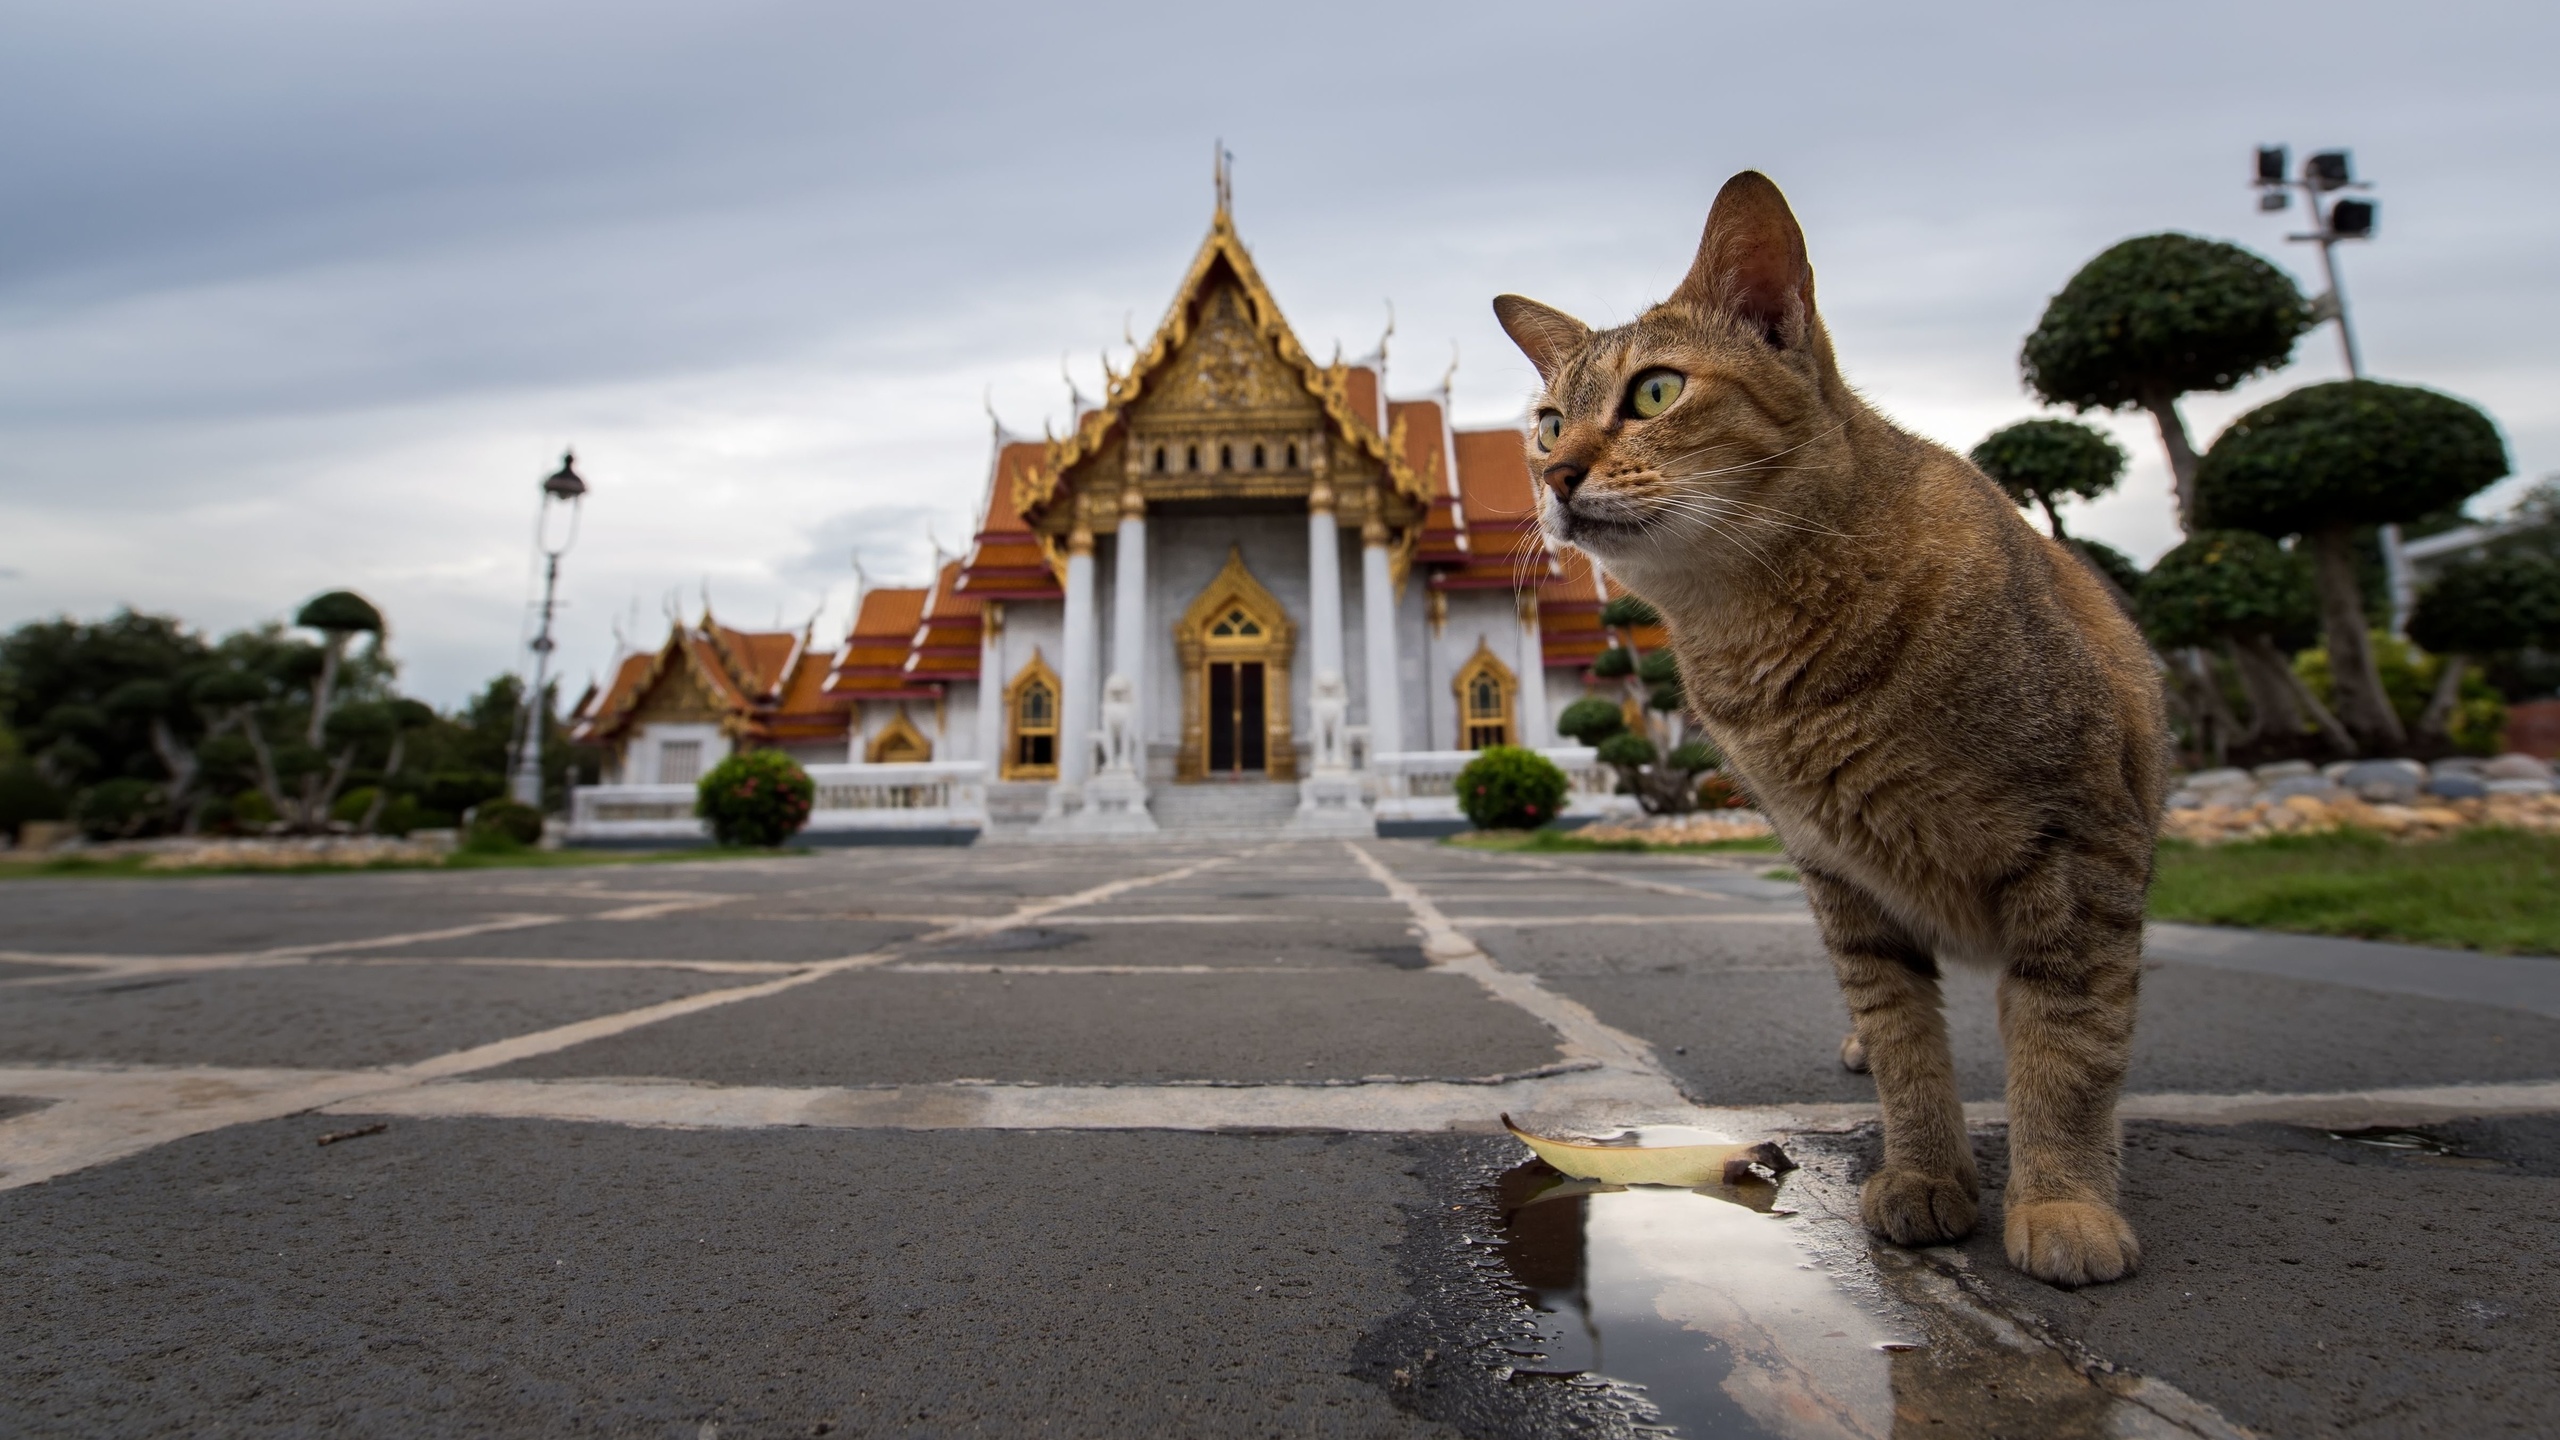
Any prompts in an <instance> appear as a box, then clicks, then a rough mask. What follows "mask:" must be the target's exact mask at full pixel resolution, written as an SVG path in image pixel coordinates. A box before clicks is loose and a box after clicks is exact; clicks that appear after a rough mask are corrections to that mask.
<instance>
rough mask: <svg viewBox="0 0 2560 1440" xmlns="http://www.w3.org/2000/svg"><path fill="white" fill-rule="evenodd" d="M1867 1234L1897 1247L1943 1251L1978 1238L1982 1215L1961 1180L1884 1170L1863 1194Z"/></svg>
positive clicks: (1970, 1189) (1861, 1203) (1969, 1188)
mask: <svg viewBox="0 0 2560 1440" xmlns="http://www.w3.org/2000/svg"><path fill="white" fill-rule="evenodd" d="M1858 1209H1859V1212H1860V1213H1861V1214H1863V1215H1864V1216H1865V1217H1866V1221H1867V1228H1868V1229H1870V1230H1873V1231H1874V1232H1876V1233H1877V1234H1879V1235H1881V1236H1883V1237H1884V1238H1886V1239H1887V1240H1890V1241H1892V1242H1893V1243H1894V1244H1896V1245H1943V1244H1945V1243H1947V1242H1948V1241H1950V1240H1961V1239H1963V1238H1964V1237H1965V1236H1967V1235H1970V1234H1972V1233H1973V1222H1974V1221H1975V1220H1976V1219H1978V1218H1980V1216H1981V1213H1982V1210H1981V1206H1980V1204H1979V1203H1978V1202H1977V1201H1976V1200H1975V1199H1974V1190H1973V1187H1972V1186H1970V1185H1967V1184H1965V1183H1964V1182H1963V1181H1960V1180H1953V1179H1949V1178H1948V1177H1946V1176H1943V1175H1924V1174H1922V1173H1921V1172H1920V1171H1917V1170H1879V1171H1877V1172H1876V1173H1875V1174H1874V1175H1872V1176H1870V1177H1868V1179H1867V1184H1866V1188H1865V1189H1863V1190H1861V1191H1859V1192H1858Z"/></svg>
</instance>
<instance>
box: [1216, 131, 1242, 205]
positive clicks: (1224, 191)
mask: <svg viewBox="0 0 2560 1440" xmlns="http://www.w3.org/2000/svg"><path fill="white" fill-rule="evenodd" d="M1211 163H1212V165H1213V167H1214V168H1215V171H1216V176H1217V184H1218V218H1219V219H1221V220H1231V219H1232V218H1233V217H1232V216H1231V214H1230V213H1229V212H1231V211H1233V210H1234V209H1235V203H1236V189H1235V166H1236V157H1235V156H1234V154H1232V153H1231V152H1229V151H1228V149H1227V142H1226V141H1225V140H1223V139H1221V140H1219V141H1217V142H1215V148H1214V151H1213V154H1212V161H1211Z"/></svg>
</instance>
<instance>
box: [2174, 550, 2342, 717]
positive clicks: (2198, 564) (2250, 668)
mask: <svg viewBox="0 0 2560 1440" xmlns="http://www.w3.org/2000/svg"><path fill="white" fill-rule="evenodd" d="M2134 614H2135V616H2136V618H2137V619H2139V620H2140V621H2141V622H2142V631H2143V634H2144V635H2146V636H2148V637H2149V638H2150V640H2151V643H2152V644H2153V645H2155V646H2158V647H2159V648H2160V649H2162V650H2164V651H2167V650H2179V649H2185V648H2188V647H2206V646H2209V647H2214V648H2225V647H2227V649H2228V652H2229V654H2230V656H2231V664H2232V669H2233V671H2234V672H2235V673H2236V674H2237V675H2238V676H2239V677H2240V685H2241V688H2242V689H2243V690H2244V691H2246V692H2247V694H2248V696H2249V706H2250V711H2251V716H2250V719H2251V728H2250V730H2249V731H2248V732H2246V733H2244V734H2241V735H2239V736H2237V737H2235V739H2236V741H2237V742H2238V743H2242V744H2246V743H2248V742H2250V741H2256V740H2266V741H2271V742H2273V743H2274V745H2275V748H2277V749H2283V748H2286V746H2287V745H2288V744H2289V743H2293V744H2298V742H2299V741H2300V740H2301V738H2302V737H2303V735H2304V734H2305V732H2306V731H2309V730H2311V729H2313V728H2314V727H2316V728H2317V730H2318V733H2319V734H2320V735H2321V736H2322V737H2323V738H2324V739H2325V740H2326V741H2327V742H2328V745H2329V747H2330V748H2331V749H2332V750H2334V751H2336V752H2337V753H2338V754H2341V755H2351V754H2353V753H2355V742H2354V741H2353V740H2352V739H2350V738H2349V737H2348V735H2347V732H2346V731H2345V729H2344V728H2342V727H2341V726H2340V725H2339V724H2338V720H2337V717H2336V716H2334V715H2331V714H2330V713H2329V709H2328V707H2327V706H2325V705H2323V704H2321V703H2320V699H2319V697H2318V696H2316V695H2314V694H2312V693H2311V690H2310V687H2308V686H2306V685H2305V684H2304V683H2303V681H2302V677H2301V676H2299V675H2297V674H2295V673H2294V669H2293V665H2292V663H2291V662H2290V661H2288V660H2287V659H2286V658H2285V654H2286V651H2288V650H2291V649H2295V648H2298V647H2300V646H2301V645H2304V644H2307V643H2309V641H2310V639H2311V637H2312V635H2313V633H2314V632H2315V631H2316V630H2317V628H2318V624H2319V606H2318V602H2317V601H2316V600H2315V599H2314V597H2313V591H2312V584H2311V565H2310V562H2309V561H2307V560H2306V559H2304V558H2303V557H2302V556H2300V555H2298V554H2295V553H2294V552H2292V551H2289V550H2287V549H2285V548H2284V547H2283V546H2280V545H2278V544H2276V543H2275V542H2274V541H2272V540H2269V539H2268V538H2267V537H2265V536H2263V535H2260V534H2257V533H2256V532H2254V531H2249V530H2206V531H2201V532H2199V533H2197V534H2196V535H2195V536H2193V537H2192V538H2190V539H2188V540H2187V541H2185V542H2184V543H2183V544H2180V545H2179V546H2177V547H2176V548H2175V549H2172V550H2171V551H2170V552H2169V553H2168V554H2166V555H2163V556H2161V557H2160V562H2159V563H2158V564H2156V565H2154V566H2152V567H2151V573H2150V574H2148V575H2146V576H2144V577H2143V579H2142V584H2141V587H2140V589H2139V590H2138V591H2137V592H2136V594H2135V600H2134ZM2306 717H2307V719H2308V722H2309V723H2306Z"/></svg>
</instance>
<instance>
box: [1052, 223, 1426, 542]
mask: <svg viewBox="0 0 2560 1440" xmlns="http://www.w3.org/2000/svg"><path fill="white" fill-rule="evenodd" d="M1348 377H1349V372H1348V371H1347V370H1346V368H1345V367H1344V366H1342V365H1340V364H1339V363H1336V364H1333V365H1319V364H1317V363H1316V362H1315V361H1314V360H1312V359H1310V358H1309V357H1308V355H1307V353H1306V350H1305V348H1304V347H1303V346H1301V345H1300V344H1299V343H1298V338H1297V336H1296V335H1295V334H1294V333H1292V332H1291V330H1290V329H1289V324H1288V322H1287V321H1286V320H1284V319H1283V318H1281V315H1280V307H1279V304H1278V303H1277V302H1276V301H1275V300H1273V299H1272V297H1271V292H1270V291H1269V290H1268V289H1267V288H1266V287H1265V286H1264V285H1263V283H1262V278H1261V276H1260V275H1259V274H1258V273H1256V271H1255V270H1254V267H1253V260H1252V257H1251V256H1249V255H1248V254H1247V253H1246V251H1245V248H1244V244H1243V242H1242V241H1241V240H1239V239H1238V238H1237V236H1236V232H1235V224H1234V221H1233V219H1232V217H1231V216H1230V215H1229V214H1228V212H1227V210H1226V208H1225V206H1223V205H1221V206H1220V207H1219V209H1218V212H1217V214H1216V216H1215V217H1214V218H1213V219H1212V220H1211V222H1210V227H1209V235H1208V238H1207V239H1205V240H1204V241H1202V242H1201V246H1200V250H1199V253H1198V254H1197V255H1196V256H1194V257H1193V259H1192V263H1191V268H1190V270H1189V272H1188V273H1187V274H1186V275H1185V276H1184V277H1183V282H1182V286H1181V288H1180V289H1179V290H1178V291H1177V292H1176V293H1175V296H1174V301H1173V305H1172V306H1171V308H1170V309H1168V310H1167V311H1166V313H1165V318H1164V320H1163V322H1162V323H1161V324H1159V325H1158V326H1157V327H1156V330H1155V333H1154V334H1153V335H1152V336H1151V337H1150V338H1149V339H1148V341H1147V343H1146V344H1145V345H1143V346H1141V347H1140V348H1139V350H1138V353H1137V356H1136V357H1135V358H1134V359H1133V360H1132V361H1131V363H1130V367H1129V370H1128V373H1126V374H1115V375H1112V376H1110V387H1109V393H1108V394H1107V395H1106V396H1105V398H1104V401H1103V403H1102V404H1101V405H1100V406H1098V407H1097V408H1095V409H1092V410H1088V411H1085V412H1084V413H1082V414H1081V415H1079V416H1078V417H1077V422H1076V428H1075V430H1074V431H1073V432H1072V433H1070V434H1068V435H1065V436H1063V437H1058V438H1055V439H1052V440H1051V441H1050V442H1049V445H1048V447H1047V451H1046V453H1045V455H1044V456H1043V458H1042V462H1041V463H1040V464H1038V465H1035V466H1027V467H1024V468H1023V469H1022V470H1021V471H1019V472H1017V474H1016V476H1015V479H1014V493H1013V500H1014V504H1015V506H1016V508H1017V509H1018V510H1019V512H1020V513H1021V515H1022V517H1023V519H1024V520H1025V521H1026V522H1027V523H1028V524H1029V525H1030V527H1031V530H1032V532H1033V534H1034V535H1035V536H1038V537H1039V538H1040V540H1041V543H1042V546H1043V548H1044V550H1046V551H1047V552H1048V554H1049V556H1050V558H1051V561H1052V563H1053V564H1061V563H1062V557H1063V554H1064V549H1065V542H1066V540H1067V537H1068V536H1070V535H1071V534H1073V533H1074V532H1076V531H1078V530H1083V531H1086V532H1088V533H1100V532H1106V531H1110V530H1113V529H1116V528H1117V527H1118V525H1119V520H1120V516H1121V514H1122V513H1123V510H1124V509H1125V508H1126V506H1127V504H1128V502H1129V501H1130V500H1131V499H1132V498H1136V499H1138V500H1139V501H1141V503H1145V504H1153V503H1157V502H1161V501H1201V500H1208V501H1216V500H1224V499H1233V500H1240V501H1241V500H1253V501H1269V500H1295V501H1299V502H1305V501H1307V500H1308V499H1309V498H1310V497H1311V496H1318V495H1321V496H1323V497H1325V499H1326V500H1327V501H1329V503H1330V504H1331V505H1332V507H1333V508H1334V511H1335V513H1336V514H1337V515H1338V516H1339V517H1340V518H1341V519H1342V520H1343V521H1344V522H1345V523H1347V524H1352V525H1359V524H1363V523H1365V522H1367V521H1369V520H1371V519H1373V518H1374V519H1376V520H1378V521H1379V522H1381V523H1383V524H1384V525H1386V526H1387V528H1388V529H1389V530H1390V531H1391V532H1394V533H1395V534H1396V535H1397V536H1398V538H1399V539H1400V540H1408V539H1409V537H1410V536H1411V535H1414V534H1418V533H1419V527H1420V525H1421V523H1422V521H1423V517H1424V515H1425V513H1426V512H1427V510H1428V508H1429V505H1430V501H1431V493H1430V489H1429V480H1428V478H1427V477H1425V476H1422V475H1419V474H1416V473H1415V472H1414V471H1413V470H1412V468H1411V467H1410V466H1408V465H1406V464H1405V463H1404V460H1403V458H1402V452H1401V450H1400V448H1398V447H1396V446H1394V445H1392V444H1391V443H1390V438H1389V437H1388V436H1384V435H1381V434H1380V433H1379V432H1378V428H1377V426H1376V425H1375V424H1374V423H1372V421H1371V420H1370V419H1367V418H1364V417H1363V416H1362V415H1361V414H1360V413H1359V412H1358V409H1357V408H1356V407H1355V406H1354V404H1353V403H1352V401H1351V396H1350V384H1349V378H1348Z"/></svg>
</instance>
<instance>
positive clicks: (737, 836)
mask: <svg viewBox="0 0 2560 1440" xmlns="http://www.w3.org/2000/svg"><path fill="white" fill-rule="evenodd" d="M1550 768H1552V767H1550ZM696 794H697V795H698V796H699V798H698V799H697V800H696V802H695V805H694V809H695V811H696V812H697V813H698V814H700V815H701V816H702V818H703V819H705V820H708V821H710V822H711V835H712V838H713V839H715V840H718V841H719V842H720V843H721V844H723V845H761V846H771V845H779V844H781V843H782V842H783V841H785V840H788V839H790V838H791V837H792V836H793V835H795V834H797V833H799V830H800V827H801V826H803V825H806V824H808V823H809V807H810V805H811V804H812V803H814V802H815V801H816V799H817V795H818V787H817V785H816V783H815V782H813V781H811V780H810V779H809V772H808V771H806V770H803V769H801V768H800V762H799V761H797V760H794V759H792V758H791V757H790V756H788V755H785V754H783V753H782V752H781V751H779V750H749V751H746V752H744V753H742V754H737V755H732V756H730V757H729V758H728V759H726V760H723V761H721V762H720V763H719V764H717V765H714V766H712V767H711V773H710V774H708V775H705V776H703V777H702V781H701V784H700V785H699V786H698V787H697V789H696Z"/></svg>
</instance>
